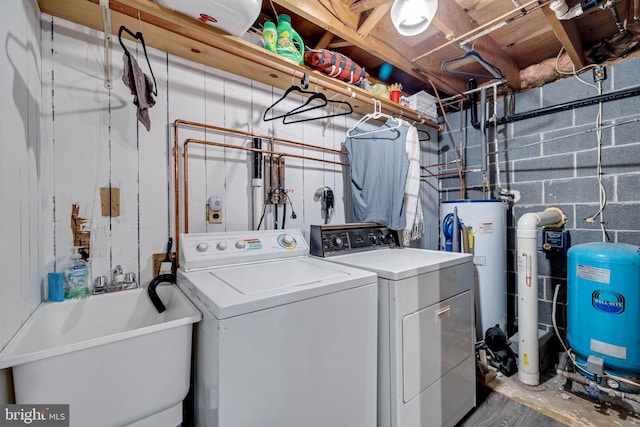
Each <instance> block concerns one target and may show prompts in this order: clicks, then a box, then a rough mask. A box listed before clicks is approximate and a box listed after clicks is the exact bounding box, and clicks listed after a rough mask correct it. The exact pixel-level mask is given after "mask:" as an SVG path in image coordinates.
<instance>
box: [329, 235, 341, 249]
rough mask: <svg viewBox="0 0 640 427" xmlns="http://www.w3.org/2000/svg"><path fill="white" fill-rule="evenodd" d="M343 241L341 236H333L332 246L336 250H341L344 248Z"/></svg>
mask: <svg viewBox="0 0 640 427" xmlns="http://www.w3.org/2000/svg"><path fill="white" fill-rule="evenodd" d="M342 243H343V242H342V239H341V238H340V237H339V236H332V237H331V246H333V247H335V248H340V247H342Z"/></svg>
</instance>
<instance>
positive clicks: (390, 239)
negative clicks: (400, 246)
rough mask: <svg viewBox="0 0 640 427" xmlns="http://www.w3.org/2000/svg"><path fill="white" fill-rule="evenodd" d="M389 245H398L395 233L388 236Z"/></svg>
mask: <svg viewBox="0 0 640 427" xmlns="http://www.w3.org/2000/svg"><path fill="white" fill-rule="evenodd" d="M387 243H389V244H390V245H391V246H393V245H395V244H396V239H395V238H394V237H393V233H389V234H387Z"/></svg>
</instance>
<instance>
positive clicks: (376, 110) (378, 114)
mask: <svg viewBox="0 0 640 427" xmlns="http://www.w3.org/2000/svg"><path fill="white" fill-rule="evenodd" d="M382 118H386V119H387V120H393V121H394V122H396V124H394V125H393V126H387V123H388V122H387V123H385V124H384V125H383V126H380V127H379V128H377V129H374V130H370V131H366V132H358V133H355V134H354V131H355V130H357V129H358V127H359V126H360V125H362V124H364V123H366V122H368V121H369V120H378V119H382ZM400 126H402V120H399V119H396V118H395V117H393V116H390V115H388V114H385V113H383V112H382V102H380V101H378V100H377V99H373V113H367V114H365V115H364V116H362V118H361V119H360V120H358V121H357V122H356V123H355V124H354V125H353V126H351V128H349V130H348V131H347V136H348V137H349V138H351V137H354V136H356V137H360V136H364V135H371V134H373V133H378V132H384V131H388V130H393V129H397V128H399V127H400Z"/></svg>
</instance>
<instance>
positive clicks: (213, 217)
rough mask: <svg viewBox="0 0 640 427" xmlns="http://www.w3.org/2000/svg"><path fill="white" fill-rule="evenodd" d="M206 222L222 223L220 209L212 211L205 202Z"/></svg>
mask: <svg viewBox="0 0 640 427" xmlns="http://www.w3.org/2000/svg"><path fill="white" fill-rule="evenodd" d="M206 209H207V222H208V223H209V224H222V211H214V210H213V209H211V208H210V207H209V204H208V203H207V208H206Z"/></svg>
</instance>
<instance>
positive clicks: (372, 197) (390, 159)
mask: <svg viewBox="0 0 640 427" xmlns="http://www.w3.org/2000/svg"><path fill="white" fill-rule="evenodd" d="M382 127H389V121H387V123H385V124H383V125H382ZM408 128H409V125H408V124H407V123H405V122H403V123H402V125H401V126H400V127H398V128H395V129H381V130H380V131H376V132H375V133H371V134H367V135H362V136H358V132H360V133H363V131H359V130H356V131H355V132H354V133H353V134H352V136H350V137H348V138H347V140H346V141H345V143H344V146H345V148H346V149H347V151H348V153H349V164H350V166H351V167H350V172H351V189H352V197H353V221H354V222H377V223H379V224H382V225H386V226H387V227H389V228H390V229H391V230H403V229H404V227H405V214H404V190H405V186H406V181H407V170H408V168H409V160H408V158H407V152H406V135H407V130H408Z"/></svg>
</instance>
